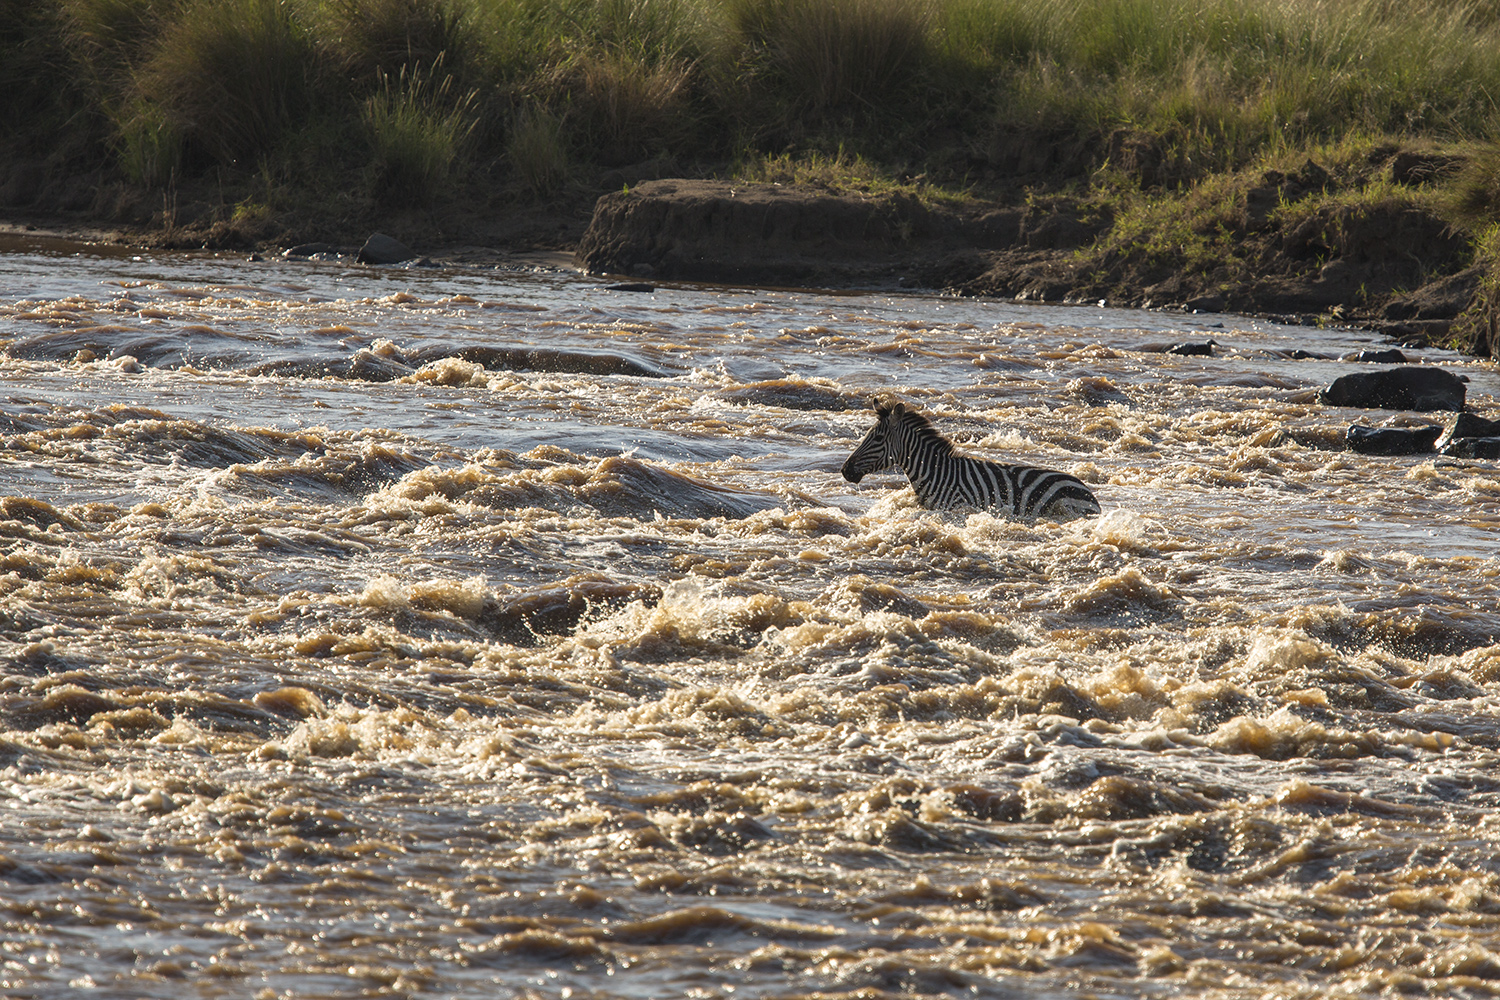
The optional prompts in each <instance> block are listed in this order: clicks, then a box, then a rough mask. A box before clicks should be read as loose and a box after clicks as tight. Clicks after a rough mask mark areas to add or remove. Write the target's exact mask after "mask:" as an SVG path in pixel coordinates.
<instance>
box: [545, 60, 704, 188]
mask: <svg viewBox="0 0 1500 1000" xmlns="http://www.w3.org/2000/svg"><path fill="white" fill-rule="evenodd" d="M691 84H692V69H691V67H689V66H687V65H686V64H683V63H680V62H659V63H656V64H654V65H653V64H651V63H648V62H646V61H644V60H642V59H640V58H638V57H634V56H630V55H627V54H624V53H622V52H618V51H616V52H604V53H601V54H597V55H586V56H583V57H580V58H579V59H576V60H574V61H573V62H572V63H571V64H569V65H568V66H567V67H566V68H565V69H564V70H563V71H562V72H561V80H560V81H559V83H558V84H556V85H555V88H554V89H555V90H556V91H558V92H560V93H563V94H566V95H567V98H566V101H567V108H568V122H569V126H570V131H572V133H573V138H574V141H575V142H576V143H577V144H578V145H579V146H580V147H581V148H583V149H587V150H588V151H589V152H590V153H591V154H592V158H593V159H595V160H597V161H598V162H600V163H603V164H606V165H608V166H619V165H621V164H625V163H631V162H634V161H637V160H641V159H644V158H646V157H647V156H649V155H650V154H652V153H655V152H666V151H681V150H682V149H683V148H684V147H687V146H689V145H691V143H692V141H693V133H694V118H695V116H694V113H693V110H692V107H691V104H690V101H689V94H690V91H691Z"/></svg>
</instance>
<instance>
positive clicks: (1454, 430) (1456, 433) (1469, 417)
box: [1433, 413, 1500, 451]
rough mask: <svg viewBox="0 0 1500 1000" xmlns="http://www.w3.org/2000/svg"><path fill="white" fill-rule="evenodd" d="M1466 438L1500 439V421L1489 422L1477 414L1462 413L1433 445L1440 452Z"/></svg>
mask: <svg viewBox="0 0 1500 1000" xmlns="http://www.w3.org/2000/svg"><path fill="white" fill-rule="evenodd" d="M1464 438H1500V420H1488V419H1486V418H1484V417H1481V416H1479V415H1478V414H1476V413H1460V414H1459V415H1458V416H1456V417H1454V418H1453V423H1451V424H1449V425H1448V429H1447V430H1445V431H1444V432H1443V436H1442V437H1440V438H1438V439H1437V442H1436V443H1435V444H1434V445H1433V447H1434V448H1436V449H1437V450H1438V451H1445V449H1446V448H1447V447H1448V446H1449V445H1450V444H1452V443H1454V442H1456V441H1461V440H1463V439H1464Z"/></svg>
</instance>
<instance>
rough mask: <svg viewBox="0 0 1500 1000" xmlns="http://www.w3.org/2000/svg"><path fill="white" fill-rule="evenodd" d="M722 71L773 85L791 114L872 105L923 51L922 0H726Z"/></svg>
mask: <svg viewBox="0 0 1500 1000" xmlns="http://www.w3.org/2000/svg"><path fill="white" fill-rule="evenodd" d="M725 8H726V18H727V21H728V27H729V29H730V35H729V38H728V45H729V48H728V49H726V50H721V59H725V58H726V57H727V62H726V63H725V67H726V70H727V71H728V72H731V73H733V72H741V71H748V72H749V73H750V74H751V75H752V76H753V77H754V78H755V79H756V81H757V82H758V83H760V84H763V85H764V84H768V85H770V86H772V87H773V88H775V90H776V91H777V96H778V98H779V99H780V100H781V101H783V102H785V103H786V104H787V105H788V111H790V112H791V113H802V112H807V111H812V112H823V111H828V110H831V109H835V108H846V107H849V106H862V107H865V108H871V107H873V106H874V105H876V104H878V103H879V102H881V101H884V100H886V99H888V98H890V97H892V96H893V95H895V94H896V93H897V92H898V91H899V90H900V89H901V88H903V87H905V86H907V85H909V83H910V82H911V79H912V77H913V74H914V73H915V71H916V70H917V68H918V67H919V66H920V64H921V63H922V61H923V59H924V57H925V56H926V55H927V53H928V49H929V43H930V28H931V24H932V17H931V6H930V4H929V3H927V2H924V0H727V2H726V4H725Z"/></svg>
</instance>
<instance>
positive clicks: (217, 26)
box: [136, 0, 315, 166]
mask: <svg viewBox="0 0 1500 1000" xmlns="http://www.w3.org/2000/svg"><path fill="white" fill-rule="evenodd" d="M314 71H315V65H314V49H313V44H312V39H311V38H310V37H309V36H308V34H307V32H306V30H305V29H304V28H303V26H302V25H301V24H300V23H299V21H298V20H297V19H296V18H295V17H294V13H293V9H292V7H291V5H290V3H288V2H287V0H197V2H194V3H191V4H189V5H188V6H186V7H185V8H184V9H183V10H182V12H181V13H180V14H179V15H178V16H177V17H176V18H175V19H173V20H172V21H171V23H170V24H169V25H168V26H167V28H166V30H165V31H164V32H163V34H162V35H161V38H160V40H159V42H158V44H157V46H156V49H155V52H154V54H153V55H152V57H151V58H150V60H149V61H148V62H147V63H146V64H145V65H144V66H143V67H142V68H141V69H140V71H139V73H138V74H137V79H136V83H137V86H138V87H139V89H140V92H141V94H142V95H143V96H144V98H145V99H146V100H147V101H149V102H151V103H152V104H153V105H155V106H156V107H157V108H159V109H160V112H161V115H162V117H163V119H164V120H165V122H166V123H167V124H168V125H169V126H170V127H171V128H173V129H175V130H177V131H178V132H179V133H180V134H181V135H183V136H184V137H185V139H186V140H187V141H189V142H191V143H193V144H194V145H195V146H196V147H197V148H199V149H200V150H201V151H202V152H203V153H205V154H207V156H209V157H210V158H212V159H213V160H216V161H218V162H221V163H226V164H235V163H241V162H243V163H245V164H246V165H251V166H253V165H254V164H255V163H256V161H258V160H259V159H260V158H263V157H266V156H270V155H273V154H274V151H275V146H276V144H277V142H278V141H279V140H280V139H281V138H282V136H283V134H284V133H285V132H286V131H287V130H288V129H289V128H290V127H291V126H292V125H293V124H294V123H297V122H298V121H300V120H302V119H303V118H304V117H305V115H306V114H307V111H308V109H309V106H310V100H311V95H312V83H313V80H312V76H313V73H314Z"/></svg>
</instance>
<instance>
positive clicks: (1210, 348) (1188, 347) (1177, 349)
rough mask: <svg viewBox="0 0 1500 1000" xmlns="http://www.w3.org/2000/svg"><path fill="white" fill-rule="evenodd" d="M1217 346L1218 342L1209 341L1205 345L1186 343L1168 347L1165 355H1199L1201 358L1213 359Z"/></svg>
mask: <svg viewBox="0 0 1500 1000" xmlns="http://www.w3.org/2000/svg"><path fill="white" fill-rule="evenodd" d="M1218 346H1219V342H1218V341H1217V340H1210V341H1208V342H1207V343H1204V344H1188V343H1183V344H1173V345H1172V346H1171V347H1169V348H1167V349H1166V351H1165V353H1167V354H1189V355H1201V356H1205V357H1213V353H1214V348H1215V347H1218Z"/></svg>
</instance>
